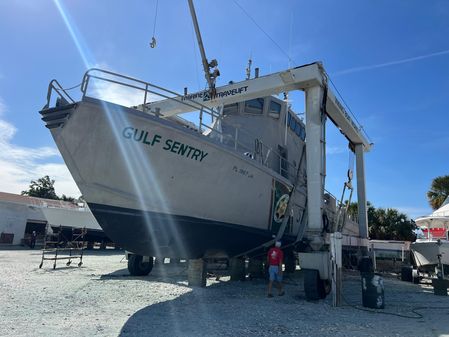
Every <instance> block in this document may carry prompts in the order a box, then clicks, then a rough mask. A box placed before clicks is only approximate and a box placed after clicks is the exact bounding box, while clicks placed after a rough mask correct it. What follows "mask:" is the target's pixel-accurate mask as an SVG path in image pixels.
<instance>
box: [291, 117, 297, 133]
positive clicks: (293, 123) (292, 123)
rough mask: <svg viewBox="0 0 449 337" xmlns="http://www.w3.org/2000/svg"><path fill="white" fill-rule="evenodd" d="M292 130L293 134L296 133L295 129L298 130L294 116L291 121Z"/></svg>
mask: <svg viewBox="0 0 449 337" xmlns="http://www.w3.org/2000/svg"><path fill="white" fill-rule="evenodd" d="M290 129H291V130H292V131H293V132H295V129H296V119H295V118H293V116H292V117H291V119H290Z"/></svg>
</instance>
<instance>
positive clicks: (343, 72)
mask: <svg viewBox="0 0 449 337" xmlns="http://www.w3.org/2000/svg"><path fill="white" fill-rule="evenodd" d="M447 54H449V49H448V50H443V51H439V52H436V53H430V54H426V55H420V56H415V57H409V58H406V59H402V60H398V61H391V62H385V63H380V64H373V65H368V66H361V67H354V68H349V69H345V70H340V71H337V72H335V73H333V74H332V75H333V76H339V75H346V74H352V73H357V72H360V71H367V70H373V69H378V68H384V67H391V66H395V65H399V64H404V63H410V62H416V61H420V60H424V59H428V58H431V57H436V56H442V55H447Z"/></svg>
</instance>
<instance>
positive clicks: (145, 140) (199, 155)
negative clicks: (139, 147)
mask: <svg viewBox="0 0 449 337" xmlns="http://www.w3.org/2000/svg"><path fill="white" fill-rule="evenodd" d="M122 135H123V137H124V138H126V139H130V140H134V141H135V142H138V143H142V144H145V145H149V146H155V145H156V144H161V145H162V136H160V135H157V134H154V135H153V136H150V135H149V132H148V131H145V130H139V129H136V128H133V127H130V126H128V127H126V128H124V129H123V132H122ZM162 150H165V151H170V152H173V153H176V154H178V155H180V156H183V157H186V158H190V159H195V160H198V161H200V162H201V161H203V159H204V158H205V157H206V156H207V154H208V153H207V152H204V151H202V150H200V149H197V148H195V147H193V146H190V145H187V144H184V143H181V142H177V141H175V140H173V139H166V140H165V142H164V143H163V147H162Z"/></svg>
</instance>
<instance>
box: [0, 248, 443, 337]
mask: <svg viewBox="0 0 449 337" xmlns="http://www.w3.org/2000/svg"><path fill="white" fill-rule="evenodd" d="M122 259H123V254H122V253H121V252H118V251H107V252H91V253H87V254H86V255H85V258H84V265H83V266H82V267H81V268H78V267H76V265H75V266H70V267H66V266H65V265H64V263H61V264H60V265H59V266H58V267H57V268H56V269H55V270H53V269H52V265H51V262H47V263H46V264H44V266H43V268H42V269H39V268H38V266H39V262H40V252H39V251H30V250H0V336H162V337H164V336H167V337H168V336H334V337H337V336H419V337H424V336H449V323H448V322H449V320H448V318H449V298H448V297H440V296H435V295H433V292H432V290H431V288H429V286H426V285H414V284H409V283H404V282H401V281H399V280H396V279H394V278H385V288H386V289H385V298H386V304H387V307H386V309H385V310H383V311H382V312H384V313H394V314H402V315H406V316H411V317H415V318H404V317H398V316H394V315H391V314H381V313H372V312H367V311H362V310H360V309H357V308H354V307H353V306H350V305H348V304H345V305H344V306H342V307H339V308H333V307H332V306H331V298H328V299H326V300H324V301H318V302H315V303H312V302H307V301H305V299H304V292H303V290H302V282H301V272H297V274H295V276H293V277H289V278H287V279H286V283H287V284H286V295H285V296H283V297H277V296H275V297H274V298H267V297H266V284H265V282H264V281H262V280H253V281H246V282H230V281H229V278H228V277H223V278H222V279H221V280H220V281H216V280H215V278H210V279H208V283H207V287H206V288H193V289H192V288H190V287H188V286H187V279H186V269H185V267H183V266H182V265H181V267H175V266H170V265H164V266H162V267H157V268H155V269H154V270H153V272H152V274H150V275H149V276H147V277H131V276H128V272H127V270H126V261H125V260H122ZM344 297H345V300H346V303H350V304H353V305H359V304H360V303H361V286H360V280H359V277H358V276H356V274H347V275H346V276H345V280H344ZM416 307H428V308H426V309H420V310H419V311H418V312H419V313H421V314H422V317H418V316H417V315H416V314H415V313H413V312H412V310H413V308H416ZM440 307H445V308H444V309H438V308H440ZM429 308H430V309H429Z"/></svg>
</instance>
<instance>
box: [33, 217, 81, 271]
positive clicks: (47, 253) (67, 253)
mask: <svg viewBox="0 0 449 337" xmlns="http://www.w3.org/2000/svg"><path fill="white" fill-rule="evenodd" d="M85 234H86V228H72V229H71V235H70V236H69V237H67V235H64V232H63V229H62V226H60V227H59V228H58V229H57V230H56V231H55V230H54V231H53V233H52V234H46V235H45V241H44V248H43V249H42V259H41V263H40V265H39V268H42V266H43V264H44V261H45V260H50V261H53V269H56V261H58V260H68V261H67V262H66V266H70V264H71V263H72V260H74V259H79V262H78V267H81V266H82V264H83V251H84V245H85V241H84V235H85Z"/></svg>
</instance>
